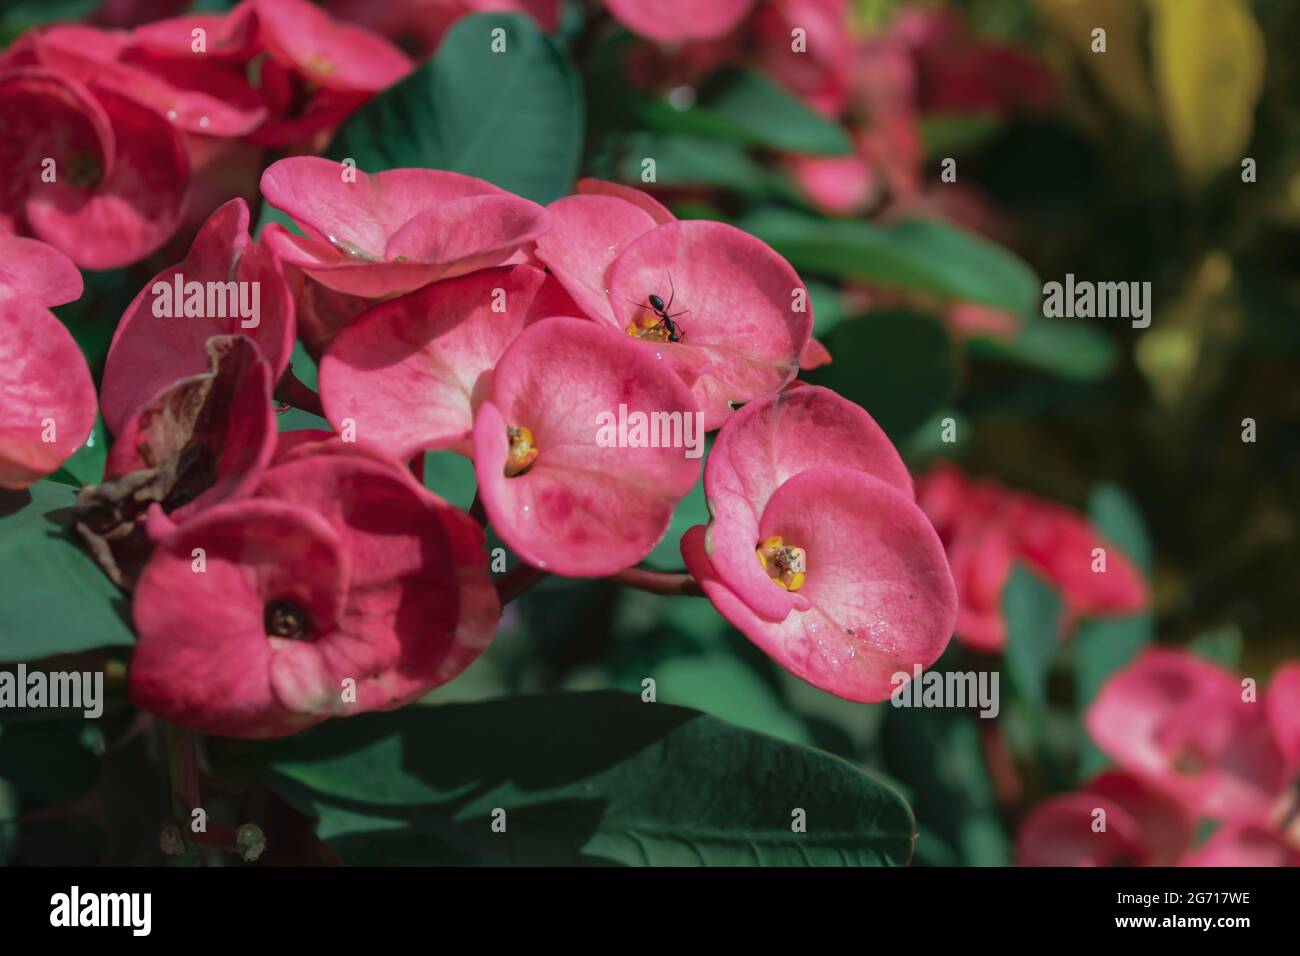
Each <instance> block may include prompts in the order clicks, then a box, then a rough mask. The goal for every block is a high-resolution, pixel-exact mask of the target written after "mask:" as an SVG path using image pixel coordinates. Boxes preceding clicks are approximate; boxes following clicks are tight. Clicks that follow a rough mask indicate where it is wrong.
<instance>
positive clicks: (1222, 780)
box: [1086, 649, 1300, 822]
mask: <svg viewBox="0 0 1300 956" xmlns="http://www.w3.org/2000/svg"><path fill="white" fill-rule="evenodd" d="M1277 693H1278V696H1279V698H1280V699H1279V701H1278V705H1277V706H1281V707H1288V708H1291V709H1294V708H1295V707H1296V706H1297V705H1298V704H1300V700H1297V699H1296V695H1295V691H1294V687H1293V686H1291V684H1290V681H1289V680H1288V681H1285V682H1284V683H1283V685H1281V686H1280V687H1279V688H1278V691H1277ZM1267 696H1268V695H1267V694H1266V693H1264V692H1258V694H1257V695H1256V694H1252V693H1249V692H1248V689H1247V688H1246V687H1244V686H1243V682H1242V681H1241V680H1240V679H1239V678H1238V677H1237V676H1236V675H1234V674H1232V673H1230V672H1229V671H1226V670H1223V669H1222V668H1220V667H1217V666H1215V665H1213V664H1210V663H1208V662H1206V661H1203V660H1200V659H1199V658H1196V657H1193V656H1192V655H1190V654H1187V653H1183V652H1179V651H1173V650H1165V649H1151V650H1147V651H1144V652H1143V653H1142V655H1141V656H1140V657H1139V658H1138V659H1137V660H1136V661H1135V662H1134V663H1132V664H1131V665H1129V666H1128V667H1127V668H1125V669H1124V670H1122V671H1120V672H1118V673H1117V674H1115V675H1114V676H1112V677H1111V678H1110V679H1109V680H1108V681H1107V682H1106V683H1105V684H1104V685H1103V686H1102V688H1101V690H1100V692H1099V693H1098V694H1097V698H1096V699H1095V700H1094V701H1093V703H1092V706H1091V707H1089V709H1088V714H1087V721H1086V723H1087V727H1088V732H1089V734H1091V735H1092V739H1093V740H1094V741H1096V743H1097V746H1099V747H1100V748H1101V749H1102V750H1104V751H1105V752H1106V753H1107V754H1108V755H1109V756H1110V757H1112V758H1113V759H1114V760H1115V761H1116V763H1118V764H1119V765H1120V766H1121V767H1122V768H1124V769H1125V770H1127V771H1128V772H1130V773H1132V774H1135V775H1137V776H1139V777H1142V778H1143V779H1145V780H1147V781H1148V782H1150V783H1151V784H1152V785H1154V786H1157V787H1160V788H1161V789H1163V790H1164V791H1165V792H1167V793H1169V794H1171V795H1172V796H1174V797H1176V798H1177V799H1179V800H1180V801H1182V802H1183V803H1184V804H1185V805H1186V806H1187V807H1188V808H1189V809H1191V810H1192V811H1193V812H1194V813H1196V814H1197V815H1199V816H1208V817H1215V818H1218V819H1223V820H1245V821H1248V822H1258V821H1269V820H1272V819H1273V815H1274V814H1275V812H1276V811H1277V809H1278V804H1279V802H1280V801H1283V800H1285V799H1286V796H1285V794H1284V791H1285V789H1286V786H1287V784H1288V768H1287V765H1286V760H1285V758H1284V756H1283V752H1282V749H1281V747H1280V746H1279V744H1280V741H1279V740H1278V739H1277V737H1275V736H1274V733H1273V728H1272V726H1271V724H1270V721H1269V716H1268V710H1267V709H1266V700H1267ZM1259 698H1264V699H1259Z"/></svg>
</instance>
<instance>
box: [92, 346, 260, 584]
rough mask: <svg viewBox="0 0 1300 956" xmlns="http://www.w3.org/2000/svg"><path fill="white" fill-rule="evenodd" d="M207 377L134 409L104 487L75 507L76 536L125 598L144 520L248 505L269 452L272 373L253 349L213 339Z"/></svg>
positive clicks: (142, 551)
mask: <svg viewBox="0 0 1300 956" xmlns="http://www.w3.org/2000/svg"><path fill="white" fill-rule="evenodd" d="M206 352H207V355H208V356H209V361H210V362H211V368H210V369H209V370H208V371H206V372H202V373H200V374H198V375H191V376H188V377H186V378H182V379H179V380H178V381H176V382H173V383H172V384H171V385H168V386H166V387H164V388H162V389H160V390H159V392H158V393H157V394H156V395H154V396H153V397H152V398H151V399H150V400H149V401H147V402H145V403H144V404H143V405H141V406H140V407H139V408H137V409H136V410H135V412H134V414H132V415H131V417H130V418H129V419H127V421H126V424H125V425H124V426H123V427H122V429H121V431H120V432H119V433H118V435H117V441H116V442H114V444H113V447H112V450H111V451H110V452H109V454H108V461H107V463H106V465H105V474H104V479H105V480H104V482H103V484H101V485H96V486H90V487H86V488H83V489H82V490H81V494H80V495H78V497H77V531H78V532H79V533H80V534H81V536H82V537H83V538H84V539H85V540H86V542H87V544H88V545H89V546H90V549H91V552H92V553H93V554H94V555H95V558H96V560H98V561H99V563H100V565H101V566H102V567H103V568H104V570H105V572H106V573H107V574H108V576H109V577H111V578H112V579H113V580H114V581H115V582H117V584H119V585H121V586H122V587H126V588H129V587H131V586H132V584H133V583H134V582H135V579H136V577H137V576H138V575H139V572H140V568H141V567H142V566H143V564H144V561H145V559H146V558H147V557H148V555H149V551H150V543H149V540H148V538H147V536H146V534H145V527H144V522H145V516H146V514H147V513H148V512H149V510H150V509H151V508H152V507H153V506H154V505H155V504H156V505H158V506H159V507H160V508H161V509H162V511H163V512H164V513H165V514H168V515H170V518H169V520H171V521H173V522H178V521H184V520H187V519H188V518H190V517H192V516H193V515H195V514H197V513H198V512H200V511H202V510H204V509H205V508H209V507H211V506H212V505H214V504H217V503H219V502H222V501H229V500H234V499H237V498H242V497H247V496H248V495H250V494H252V493H253V491H254V489H255V488H256V487H257V485H258V483H259V482H260V481H261V478H262V473H263V472H264V471H265V470H266V467H267V464H268V463H269V461H270V460H271V455H272V454H273V453H274V451H275V448H276V441H275V416H274V413H273V411H272V408H271V387H272V385H273V382H272V379H271V370H270V368H269V367H268V366H267V364H266V362H265V361H263V360H262V357H261V353H260V352H259V350H258V348H257V345H256V344H255V343H254V342H253V340H252V339H250V338H248V337H247V336H243V335H220V336H213V337H212V338H210V339H209V340H208V341H207V343H206Z"/></svg>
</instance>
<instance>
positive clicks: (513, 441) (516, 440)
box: [506, 425, 539, 478]
mask: <svg viewBox="0 0 1300 956" xmlns="http://www.w3.org/2000/svg"><path fill="white" fill-rule="evenodd" d="M506 437H507V438H509V439H510V453H509V454H508V455H507V456H506V477H507V478H513V477H515V476H516V475H522V474H523V473H524V472H526V471H527V470H528V468H529V466H531V465H532V463H533V462H534V461H536V460H537V454H538V451H539V449H538V448H537V446H536V445H534V444H533V433H532V431H531V429H528V428H526V427H524V426H523V425H507V426H506Z"/></svg>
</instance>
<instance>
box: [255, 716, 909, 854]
mask: <svg viewBox="0 0 1300 956" xmlns="http://www.w3.org/2000/svg"><path fill="white" fill-rule="evenodd" d="M249 758H253V759H254V760H255V761H256V763H260V764H261V765H262V767H263V769H264V771H265V772H267V773H268V775H269V779H270V781H271V783H272V785H273V786H275V787H276V788H277V789H279V790H280V791H281V792H282V793H283V794H284V795H285V796H286V797H287V798H288V799H290V800H292V801H294V802H295V803H297V804H298V805H300V806H304V807H307V808H310V809H311V810H312V811H314V812H315V813H316V814H318V815H319V823H318V827H317V832H318V834H319V835H320V836H321V838H322V839H324V840H325V841H326V842H327V843H328V844H329V845H330V846H331V847H332V848H333V849H334V850H335V852H337V853H338V854H339V855H340V857H341V858H342V859H344V860H345V861H346V862H350V863H370V864H375V863H381V862H382V863H390V864H391V863H411V864H416V863H439V862H443V863H530V864H565V863H568V864H572V863H588V864H592V863H615V864H627V865H644V864H655V865H700V864H703V865H723V866H725V865H732V866H737V865H746V864H768V865H784V864H860V865H902V864H905V863H906V862H907V860H908V858H909V857H910V855H911V850H912V834H913V820H912V815H911V813H910V811H909V810H908V808H907V805H906V804H905V803H904V802H903V800H902V798H901V797H900V796H899V795H898V794H897V793H896V792H895V791H893V790H892V789H890V788H889V787H887V786H886V785H885V784H883V783H882V782H881V781H879V780H877V779H875V778H874V777H872V776H870V775H868V774H866V773H864V772H863V771H861V770H858V769H857V768H855V767H854V766H852V765H851V764H848V763H846V762H845V761H842V760H840V759H838V758H836V757H832V756H830V755H828V754H824V753H821V752H819V751H816V750H811V749H808V748H804V747H798V746H795V745H792V744H787V743H783V742H781V741H778V740H774V739H772V738H770V737H766V736H764V735H762V734H755V733H752V732H750V731H746V730H741V729H740V728H738V727H734V726H732V725H730V724H727V723H725V722H724V721H721V720H718V719H716V718H713V717H710V716H708V715H705V714H701V713H698V712H696V711H691V710H687V709H685V708H681V707H674V706H672V705H670V704H662V703H654V704H650V703H642V701H641V700H640V699H639V698H637V697H632V696H629V695H626V694H619V693H608V692H599V693H584V694H574V693H569V694H549V695H541V696H532V697H516V698H509V699H505V700H497V701H491V702H487V703H477V704H450V705H446V706H436V707H410V708H406V709H405V710H402V711H398V712H394V713H387V714H366V715H363V716H360V717H355V718H349V719H346V720H337V721H333V722H331V723H329V724H326V725H324V726H322V727H319V728H317V729H315V730H312V731H309V732H308V733H306V734H304V735H301V736H300V737H298V738H294V739H291V740H286V741H282V742H278V743H275V744H271V745H265V746H261V747H258V748H256V749H255V750H253V751H252V752H251V753H250V754H248V755H246V756H245V760H247V759H249ZM498 809H499V810H503V811H504V812H505V816H504V822H505V831H504V832H494V831H493V827H492V824H493V819H494V814H493V811H494V810H498ZM797 809H801V810H803V811H804V812H805V814H806V821H807V824H806V829H807V832H803V833H799V832H794V831H793V829H792V825H791V824H792V821H794V820H795V819H796V817H795V816H794V811H795V810H797ZM496 819H501V816H500V814H497V815H496Z"/></svg>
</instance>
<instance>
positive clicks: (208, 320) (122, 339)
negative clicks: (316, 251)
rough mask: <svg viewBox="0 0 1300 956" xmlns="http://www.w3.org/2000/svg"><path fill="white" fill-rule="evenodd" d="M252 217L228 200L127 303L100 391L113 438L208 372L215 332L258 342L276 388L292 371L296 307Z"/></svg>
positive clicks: (241, 205)
mask: <svg viewBox="0 0 1300 956" xmlns="http://www.w3.org/2000/svg"><path fill="white" fill-rule="evenodd" d="M248 218H249V217H248V205H247V204H246V203H245V202H244V201H243V200H242V199H233V200H231V201H230V202H228V203H226V204H225V205H224V206H222V207H221V208H220V209H218V210H217V211H216V212H214V213H213V214H212V216H211V217H210V218H209V219H208V221H207V222H206V223H205V224H204V226H203V228H202V229H200V230H199V233H198V235H197V236H195V237H194V243H193V244H192V245H191V246H190V251H189V254H188V255H187V256H186V257H185V259H184V260H183V261H181V262H178V263H177V264H176V265H174V266H171V267H169V268H167V269H164V270H163V271H162V272H160V273H158V274H157V275H156V276H154V277H153V278H152V279H151V280H150V281H149V282H148V283H146V285H145V286H144V288H142V289H141V290H140V292H139V294H138V295H137V296H136V297H135V299H134V300H133V301H132V302H131V304H130V305H129V306H127V309H126V312H125V313H124V314H123V316H122V320H121V322H120V323H119V324H118V327H117V331H116V333H115V334H114V336H113V344H112V346H111V347H110V348H109V352H108V360H107V362H106V364H105V367H104V380H103V384H102V387H101V391H100V401H101V403H102V405H103V415H104V421H105V422H106V423H107V425H108V427H109V430H110V431H112V432H113V433H115V434H120V432H121V429H122V428H123V427H124V426H125V425H126V422H127V420H128V418H129V417H130V416H131V414H132V413H133V412H134V411H135V410H136V409H138V408H139V407H140V406H141V405H143V404H144V403H145V402H147V401H148V400H149V399H151V398H153V396H154V395H156V394H157V393H158V391H159V390H160V389H162V388H164V387H166V386H169V385H171V384H172V383H173V382H175V381H176V380H177V379H179V378H184V377H186V376H190V375H198V374H200V373H202V372H205V371H207V370H208V368H209V359H208V354H207V348H206V343H207V341H208V339H209V338H211V337H212V336H214V335H247V336H248V337H249V338H251V339H252V340H253V341H255V342H256V343H257V345H258V347H259V349H260V351H261V354H262V357H263V358H264V359H265V360H266V362H267V365H268V366H269V367H270V372H271V377H272V385H274V383H275V381H276V380H278V378H279V376H280V374H281V373H282V372H283V371H284V370H285V368H286V367H287V366H288V364H289V357H290V355H291V354H292V352H293V334H294V326H293V311H292V309H293V304H292V301H291V300H290V297H289V290H288V286H287V285H286V284H285V281H284V278H283V277H282V276H281V274H280V272H279V271H278V269H277V268H276V265H275V262H274V261H273V260H272V259H271V257H270V256H269V255H268V254H267V252H266V250H265V249H264V248H262V247H261V246H260V245H259V244H256V243H254V242H253V241H252V239H250V238H249V235H248ZM178 289H179V293H178ZM254 306H256V308H254ZM245 313H246V314H245ZM254 313H256V314H254Z"/></svg>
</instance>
